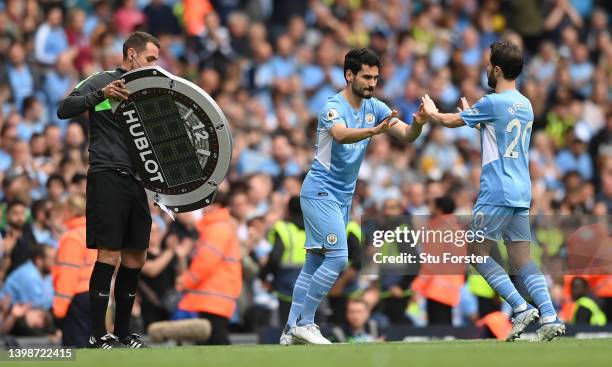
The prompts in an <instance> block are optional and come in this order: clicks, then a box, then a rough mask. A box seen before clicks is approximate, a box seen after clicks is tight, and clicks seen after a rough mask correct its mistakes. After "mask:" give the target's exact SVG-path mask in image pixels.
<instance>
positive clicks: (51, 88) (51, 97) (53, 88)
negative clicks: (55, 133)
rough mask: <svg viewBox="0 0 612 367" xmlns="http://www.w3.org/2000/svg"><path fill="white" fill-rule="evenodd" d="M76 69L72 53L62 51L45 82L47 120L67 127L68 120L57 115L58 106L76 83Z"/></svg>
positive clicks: (63, 127)
mask: <svg viewBox="0 0 612 367" xmlns="http://www.w3.org/2000/svg"><path fill="white" fill-rule="evenodd" d="M76 82H77V77H76V70H75V69H74V66H73V56H72V54H70V53H66V52H65V53H62V54H60V55H59V56H58V57H57V62H56V63H55V68H54V69H53V70H51V71H49V72H48V73H47V75H46V77H45V81H44V83H43V91H44V93H45V96H46V97H47V99H46V102H47V117H46V120H47V121H49V122H51V123H54V124H57V125H60V126H61V127H62V129H65V127H66V123H67V121H65V120H61V119H59V118H58V117H57V113H56V111H57V108H58V107H59V103H60V102H61V101H62V99H63V98H64V97H65V96H66V95H67V94H68V93H70V91H71V90H72V88H73V87H74V86H75V85H76Z"/></svg>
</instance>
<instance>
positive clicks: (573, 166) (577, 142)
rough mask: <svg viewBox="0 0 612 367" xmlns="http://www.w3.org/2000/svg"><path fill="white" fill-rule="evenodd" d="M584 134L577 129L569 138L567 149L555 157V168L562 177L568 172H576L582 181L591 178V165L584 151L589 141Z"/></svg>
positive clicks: (589, 158)
mask: <svg viewBox="0 0 612 367" xmlns="http://www.w3.org/2000/svg"><path fill="white" fill-rule="evenodd" d="M585 134H586V133H585V132H583V131H580V130H578V129H577V131H575V133H574V134H573V135H570V137H569V141H570V143H569V148H567V149H563V150H561V151H560V152H559V154H558V155H557V159H556V162H557V167H559V173H560V174H561V175H562V176H563V175H565V174H566V173H568V172H570V171H578V172H579V173H580V176H582V179H584V180H590V179H591V178H592V177H593V163H592V162H591V157H590V156H589V154H588V153H587V150H586V148H587V145H586V144H587V143H588V141H589V139H588V138H587V136H586V135H585Z"/></svg>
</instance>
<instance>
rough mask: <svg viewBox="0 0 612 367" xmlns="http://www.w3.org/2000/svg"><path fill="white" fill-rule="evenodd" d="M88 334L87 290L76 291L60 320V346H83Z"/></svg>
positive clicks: (89, 325) (89, 330)
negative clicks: (62, 318)
mask: <svg viewBox="0 0 612 367" xmlns="http://www.w3.org/2000/svg"><path fill="white" fill-rule="evenodd" d="M90 335H91V316H90V310H89V292H83V293H78V294H76V295H75V296H74V298H72V302H71V303H70V307H69V308H68V313H67V314H66V317H65V318H64V320H63V322H62V346H64V347H76V348H85V347H87V343H88V341H89V336H90Z"/></svg>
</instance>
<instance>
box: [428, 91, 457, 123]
mask: <svg viewBox="0 0 612 367" xmlns="http://www.w3.org/2000/svg"><path fill="white" fill-rule="evenodd" d="M421 99H422V101H423V108H424V109H425V113H426V114H427V116H428V117H429V120H430V121H432V122H434V123H439V124H441V125H444V126H446V127H450V128H455V127H461V126H463V125H465V122H464V121H463V119H462V118H461V115H460V114H459V113H441V112H438V108H437V107H436V104H435V103H434V101H432V99H431V98H430V97H429V95H427V94H426V95H425V96H423V97H422V98H421ZM462 103H463V100H462ZM465 103H466V104H467V101H465Z"/></svg>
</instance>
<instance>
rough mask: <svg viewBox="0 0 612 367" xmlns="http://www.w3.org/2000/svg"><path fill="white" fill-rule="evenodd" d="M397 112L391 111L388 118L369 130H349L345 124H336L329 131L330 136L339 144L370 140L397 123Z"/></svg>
mask: <svg viewBox="0 0 612 367" xmlns="http://www.w3.org/2000/svg"><path fill="white" fill-rule="evenodd" d="M396 116H397V111H395V110H393V111H391V114H390V115H389V117H387V118H386V119H385V120H384V121H383V122H381V123H380V124H378V125H377V126H374V127H369V128H361V129H357V128H351V127H346V125H345V124H336V125H334V126H332V128H331V129H329V133H330V135H331V136H332V137H333V138H334V139H335V140H336V141H337V142H338V143H340V144H351V143H356V142H358V141H361V140H364V139H367V138H371V137H372V136H374V135H378V134H382V133H384V132H385V131H387V130H389V129H390V128H391V127H393V126H394V125H395V124H397V123H398V121H399V120H398V119H397V118H396Z"/></svg>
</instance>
